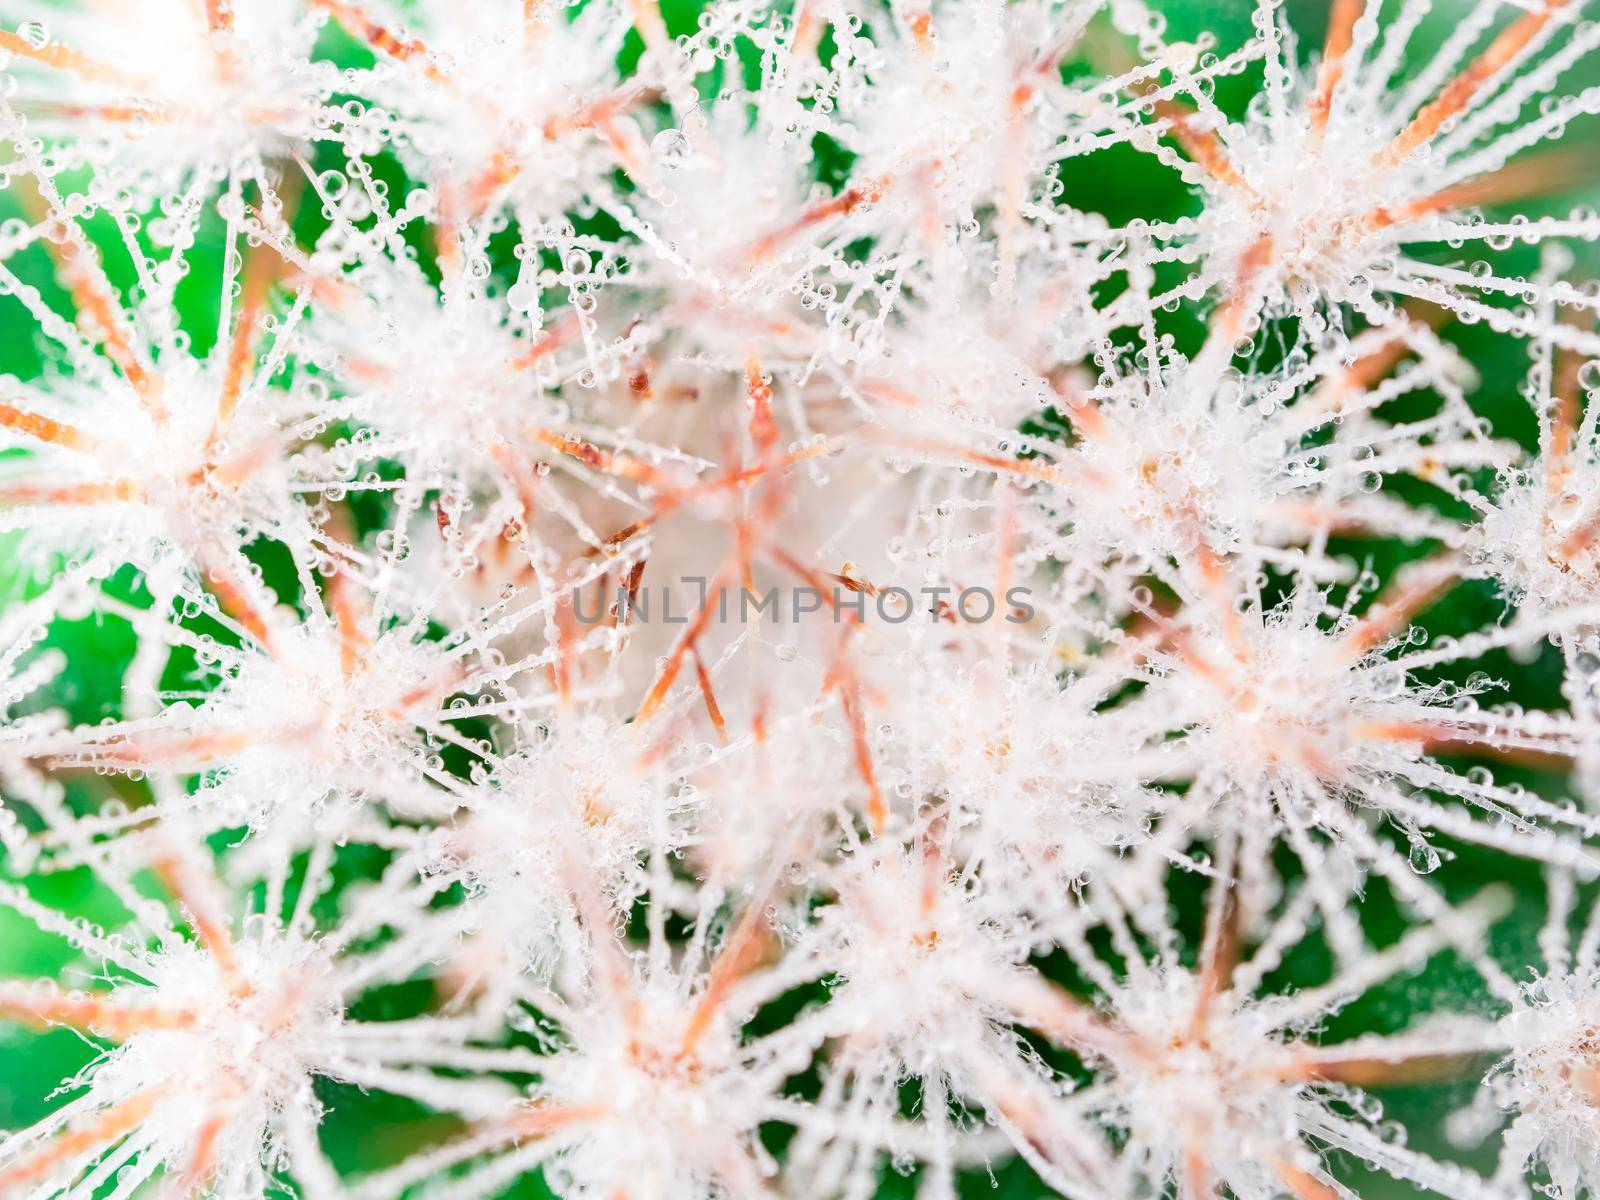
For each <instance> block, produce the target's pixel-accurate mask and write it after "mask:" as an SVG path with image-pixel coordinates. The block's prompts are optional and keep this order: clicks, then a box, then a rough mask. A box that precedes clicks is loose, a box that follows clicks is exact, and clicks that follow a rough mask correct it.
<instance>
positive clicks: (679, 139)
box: [650, 129, 694, 171]
mask: <svg viewBox="0 0 1600 1200" xmlns="http://www.w3.org/2000/svg"><path fill="white" fill-rule="evenodd" d="M693 149H694V147H693V145H692V144H691V143H690V141H689V139H688V137H687V136H685V134H684V132H683V130H681V129H663V130H662V131H661V132H660V133H658V134H656V136H655V137H653V138H651V139H650V153H651V154H653V155H655V159H656V162H657V164H659V165H660V167H661V169H662V170H663V171H676V170H677V169H678V168H679V167H681V166H683V164H684V163H686V162H688V161H689V155H690V153H691V152H692V151H693Z"/></svg>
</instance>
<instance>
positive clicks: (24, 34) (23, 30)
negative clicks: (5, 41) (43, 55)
mask: <svg viewBox="0 0 1600 1200" xmlns="http://www.w3.org/2000/svg"><path fill="white" fill-rule="evenodd" d="M17 36H18V37H19V38H21V39H22V40H23V41H25V42H27V43H28V45H30V46H32V47H33V48H34V49H35V50H43V49H44V48H45V47H46V46H47V45H49V44H50V31H49V30H48V29H46V28H45V24H44V22H43V21H24V22H23V23H22V24H20V25H18V26H17Z"/></svg>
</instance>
